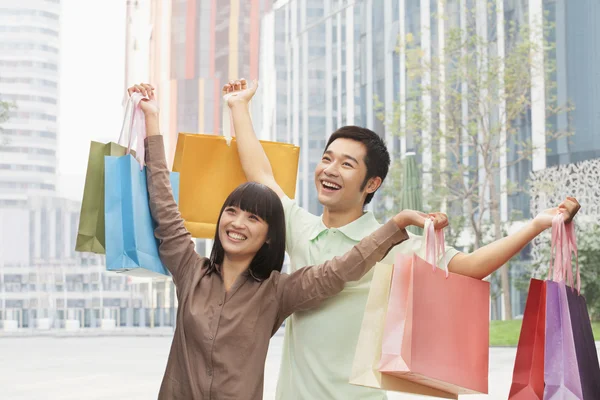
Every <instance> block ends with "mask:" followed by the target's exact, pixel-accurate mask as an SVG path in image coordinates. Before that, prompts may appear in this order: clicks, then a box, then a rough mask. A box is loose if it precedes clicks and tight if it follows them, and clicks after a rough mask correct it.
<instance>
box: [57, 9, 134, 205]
mask: <svg viewBox="0 0 600 400" xmlns="http://www.w3.org/2000/svg"><path fill="white" fill-rule="evenodd" d="M61 3H62V10H61V32H60V34H61V49H60V51H61V63H60V69H61V72H60V94H59V96H60V111H59V112H60V114H59V153H58V157H59V163H58V171H59V186H58V187H59V195H60V196H62V197H66V198H69V199H73V200H81V197H82V194H83V184H84V182H85V171H86V167H87V159H88V153H89V147H90V141H92V140H95V141H100V142H108V141H115V142H116V141H117V139H118V138H119V132H120V129H121V122H122V117H123V106H122V101H123V97H124V96H123V95H124V93H125V88H124V80H125V1H124V0H101V1H98V0H62V2H61Z"/></svg>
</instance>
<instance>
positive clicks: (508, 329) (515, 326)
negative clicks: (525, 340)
mask: <svg viewBox="0 0 600 400" xmlns="http://www.w3.org/2000/svg"><path fill="white" fill-rule="evenodd" d="M522 322H523V321H522V320H513V321H490V346H492V347H497V346H509V347H510V346H512V347H516V346H517V344H518V343H519V335H520V333H521V324H522ZM592 330H593V331H594V339H595V340H596V341H600V322H594V323H592Z"/></svg>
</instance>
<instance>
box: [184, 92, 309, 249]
mask: <svg viewBox="0 0 600 400" xmlns="http://www.w3.org/2000/svg"><path fill="white" fill-rule="evenodd" d="M224 103H225V106H224V109H223V110H224V111H223V115H224V121H223V133H224V136H215V135H203V134H189V133H180V134H179V136H178V138H177V146H176V151H175V158H174V160H173V171H175V172H179V173H180V184H181V193H180V206H179V210H180V212H181V216H182V218H183V219H184V220H185V226H186V228H187V229H188V231H190V233H191V234H192V236H193V237H197V238H210V239H212V238H213V237H214V235H215V230H216V223H217V220H218V218H219V212H220V210H221V207H222V206H223V202H224V201H225V199H226V198H227V196H229V194H230V193H231V192H232V191H233V190H234V189H235V188H236V187H238V186H239V185H240V184H242V183H244V182H246V176H245V175H244V172H243V170H242V166H241V164H240V160H239V155H238V150H237V142H236V140H235V138H232V137H231V132H230V129H229V126H230V125H229V124H230V122H229V108H228V107H227V105H226V102H224ZM261 144H262V146H263V149H264V150H265V153H266V154H267V157H268V158H269V161H270V162H271V166H272V168H273V174H274V176H275V180H276V181H277V183H278V184H279V185H280V186H281V188H282V190H283V191H284V192H285V194H286V195H287V196H288V197H290V198H294V197H295V194H296V178H297V173H298V159H299V155H300V148H299V147H298V146H295V145H291V144H286V143H278V142H268V141H261Z"/></svg>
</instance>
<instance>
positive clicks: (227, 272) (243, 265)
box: [221, 254, 252, 291]
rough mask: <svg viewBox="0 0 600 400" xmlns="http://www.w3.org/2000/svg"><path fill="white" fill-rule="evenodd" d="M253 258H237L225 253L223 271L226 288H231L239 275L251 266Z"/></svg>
mask: <svg viewBox="0 0 600 400" xmlns="http://www.w3.org/2000/svg"><path fill="white" fill-rule="evenodd" d="M251 261H252V259H248V258H247V257H244V258H240V259H235V258H230V257H228V256H227V254H225V257H223V265H222V266H221V271H223V282H224V283H225V290H227V291H228V290H229V289H231V287H232V286H233V284H234V283H235V281H236V279H237V278H238V276H240V275H241V274H242V273H244V272H245V271H246V270H247V269H248V267H249V266H250V262H251Z"/></svg>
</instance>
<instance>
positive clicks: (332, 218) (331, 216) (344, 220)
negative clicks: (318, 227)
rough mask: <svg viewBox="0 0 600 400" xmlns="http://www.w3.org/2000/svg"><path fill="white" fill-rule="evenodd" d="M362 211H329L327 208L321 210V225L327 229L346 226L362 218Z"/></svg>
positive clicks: (360, 209) (358, 209) (357, 209)
mask: <svg viewBox="0 0 600 400" xmlns="http://www.w3.org/2000/svg"><path fill="white" fill-rule="evenodd" d="M363 214H364V211H363V209H362V208H355V209H352V210H339V211H338V210H331V209H330V208H328V207H325V208H324V209H323V224H325V226H326V227H327V228H339V227H342V226H345V225H348V224H349V223H351V222H354V221H356V220H357V219H359V218H360V217H362V216H363Z"/></svg>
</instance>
